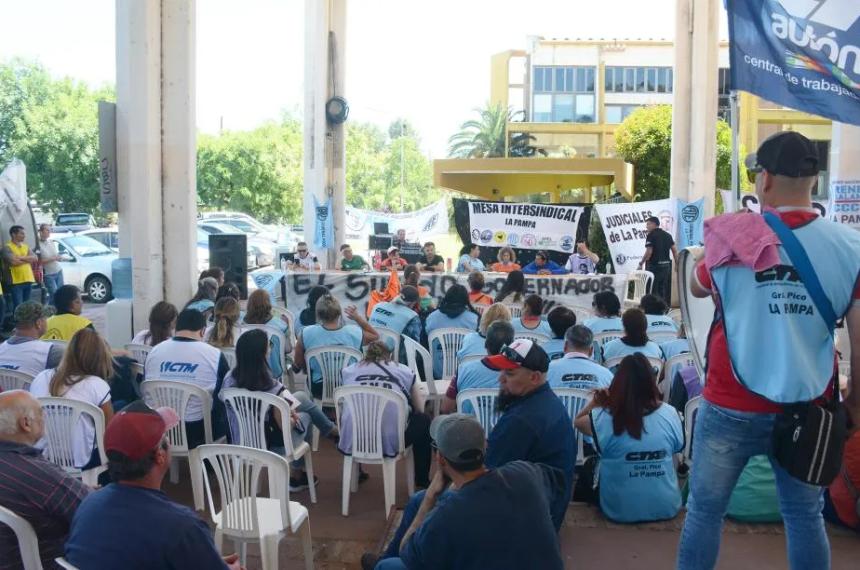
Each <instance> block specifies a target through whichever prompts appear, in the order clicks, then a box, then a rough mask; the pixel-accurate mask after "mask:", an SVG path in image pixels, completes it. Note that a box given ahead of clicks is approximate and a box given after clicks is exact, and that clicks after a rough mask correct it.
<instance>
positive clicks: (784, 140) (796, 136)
mask: <svg viewBox="0 0 860 570" xmlns="http://www.w3.org/2000/svg"><path fill="white" fill-rule="evenodd" d="M745 164H746V167H747V170H751V171H753V172H761V171H762V170H767V171H768V172H770V173H771V174H779V175H781V176H788V177H789V178H803V177H807V176H817V175H818V148H816V146H815V145H814V144H813V143H812V141H810V140H809V139H808V138H806V137H805V136H803V135H802V134H800V133H796V132H794V131H783V132H781V133H776V134H775V135H771V136H769V137H768V138H766V139H765V140H764V142H762V143H761V145H760V146H759V147H758V151H756V152H754V153H752V154H750V155H748V156H747V158H746V161H745Z"/></svg>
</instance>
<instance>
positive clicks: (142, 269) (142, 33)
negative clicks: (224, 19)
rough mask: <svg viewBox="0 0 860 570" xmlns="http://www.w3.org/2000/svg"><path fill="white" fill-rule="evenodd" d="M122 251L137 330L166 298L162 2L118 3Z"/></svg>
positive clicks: (129, 0) (119, 0)
mask: <svg viewBox="0 0 860 570" xmlns="http://www.w3.org/2000/svg"><path fill="white" fill-rule="evenodd" d="M116 32H117V33H116V101H117V178H118V180H117V182H118V190H119V192H118V198H119V229H120V236H119V243H120V253H121V255H123V256H130V257H131V258H132V271H133V287H134V299H133V314H134V327H135V330H139V329H141V328H143V327H144V326H145V324H146V318H147V315H148V313H149V309H150V307H151V306H152V305H153V303H155V302H156V301H159V300H161V298H162V293H163V279H162V276H163V272H162V236H161V225H162V214H161V156H162V152H161V124H162V123H161V3H160V2H139V1H137V0H117V2H116Z"/></svg>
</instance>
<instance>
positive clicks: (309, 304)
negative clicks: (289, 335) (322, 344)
mask: <svg viewBox="0 0 860 570" xmlns="http://www.w3.org/2000/svg"><path fill="white" fill-rule="evenodd" d="M328 293H329V290H328V287H323V286H322V285H316V286H314V287H313V288H311V290H310V291H309V292H308V298H307V299H306V300H305V308H304V309H302V311H301V312H300V313H299V318H298V319H296V323H295V324H296V338H299V336H300V335H301V334H302V329H303V328H305V327H309V326H311V325H315V324H317V312H316V306H317V301H319V300H320V297H322V296H323V295H328Z"/></svg>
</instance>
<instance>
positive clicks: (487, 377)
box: [441, 320, 514, 414]
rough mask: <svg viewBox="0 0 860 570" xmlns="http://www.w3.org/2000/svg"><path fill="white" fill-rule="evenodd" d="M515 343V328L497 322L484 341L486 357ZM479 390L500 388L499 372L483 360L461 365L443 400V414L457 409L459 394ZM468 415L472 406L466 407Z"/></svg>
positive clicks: (465, 410) (490, 328) (506, 322)
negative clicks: (464, 391)
mask: <svg viewBox="0 0 860 570" xmlns="http://www.w3.org/2000/svg"><path fill="white" fill-rule="evenodd" d="M512 342H514V327H512V326H511V323H510V322H508V321H501V320H500V321H496V322H494V323H493V324H491V325H490V327H489V328H488V329H487V338H486V339H484V350H483V351H482V352H483V355H484V356H494V355H496V354H499V352H500V351H501V350H502V347H503V346H507V345H509V344H511V343H512ZM477 388H495V389H498V388H499V371H498V370H496V369H494V368H490V367H489V366H487V365H486V364H484V363H483V361H482V360H475V361H473V362H466V363H463V364H460V367H459V368H458V369H457V373H456V374H455V375H454V378H452V379H451V384H450V385H449V386H448V390H447V392H445V398H444V399H443V400H442V408H441V409H442V413H443V414H450V413H451V412H454V411H456V409H457V394H459V393H460V392H462V391H463V390H472V389H477ZM463 411H464V412H466V413H471V412H472V406H465V407H464V409H463Z"/></svg>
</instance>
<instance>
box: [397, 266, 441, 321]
mask: <svg viewBox="0 0 860 570" xmlns="http://www.w3.org/2000/svg"><path fill="white" fill-rule="evenodd" d="M419 281H421V271H419V270H418V267H417V266H416V265H411V264H410V265H407V266H406V267H405V268H404V269H403V284H404V285H412V286H413V287H415V288H416V289H418V303H419V304H418V306H419V308H420V309H421V311H428V310H432V309H433V308H435V306H436V299H434V298H433V297H431V296H430V289H429V288H428V287H425V286H424V285H419V283H418V282H419Z"/></svg>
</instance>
